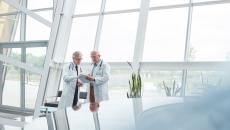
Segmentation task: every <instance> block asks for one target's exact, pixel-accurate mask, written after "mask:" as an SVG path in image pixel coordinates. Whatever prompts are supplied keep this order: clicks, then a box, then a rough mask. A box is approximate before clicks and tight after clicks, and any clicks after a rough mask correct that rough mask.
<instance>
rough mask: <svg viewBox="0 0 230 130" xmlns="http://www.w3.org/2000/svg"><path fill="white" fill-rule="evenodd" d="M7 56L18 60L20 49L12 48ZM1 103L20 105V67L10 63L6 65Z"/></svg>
mask: <svg viewBox="0 0 230 130" xmlns="http://www.w3.org/2000/svg"><path fill="white" fill-rule="evenodd" d="M9 57H12V58H14V59H16V60H20V57H21V53H20V49H12V51H11V55H10V56H9ZM3 105H8V106H14V107H20V69H19V68H17V67H15V66H12V65H7V71H6V79H5V84H4V89H3Z"/></svg>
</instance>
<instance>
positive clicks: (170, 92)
mask: <svg viewBox="0 0 230 130" xmlns="http://www.w3.org/2000/svg"><path fill="white" fill-rule="evenodd" d="M163 87H164V90H165V94H166V96H168V97H172V96H173V97H175V96H177V95H178V93H179V92H180V91H181V87H179V85H176V81H175V80H173V85H172V87H169V86H168V85H166V83H165V81H163Z"/></svg>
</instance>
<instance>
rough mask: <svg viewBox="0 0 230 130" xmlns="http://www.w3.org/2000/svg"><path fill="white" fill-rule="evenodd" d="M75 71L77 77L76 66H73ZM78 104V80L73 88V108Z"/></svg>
mask: <svg viewBox="0 0 230 130" xmlns="http://www.w3.org/2000/svg"><path fill="white" fill-rule="evenodd" d="M75 69H76V71H77V75H78V66H77V65H76V66H75ZM77 102H78V80H77V82H76V87H75V92H74V98H73V104H72V105H73V106H75V105H77Z"/></svg>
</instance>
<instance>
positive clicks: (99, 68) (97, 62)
mask: <svg viewBox="0 0 230 130" xmlns="http://www.w3.org/2000/svg"><path fill="white" fill-rule="evenodd" d="M90 55H91V59H92V62H93V65H92V71H91V74H89V75H88V76H87V79H88V80H90V81H91V83H90V88H89V90H88V93H89V94H88V98H89V101H90V110H91V111H92V112H96V111H97V110H98V108H99V103H100V102H101V101H104V100H108V99H109V96H108V81H109V79H110V66H109V64H108V63H106V62H104V61H103V60H102V59H101V55H100V53H99V52H98V51H95V50H94V51H92V52H91V53H90Z"/></svg>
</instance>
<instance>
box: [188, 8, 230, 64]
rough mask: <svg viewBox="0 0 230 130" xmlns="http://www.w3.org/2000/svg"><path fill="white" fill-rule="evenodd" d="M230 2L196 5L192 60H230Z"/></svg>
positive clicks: (192, 33) (192, 37)
mask: <svg viewBox="0 0 230 130" xmlns="http://www.w3.org/2000/svg"><path fill="white" fill-rule="evenodd" d="M229 16H230V4H222V5H211V6H202V7H194V10H193V22H192V32H191V53H192V56H191V57H190V59H191V60H192V61H225V60H230V38H229V34H230V24H229V23H230V17H229Z"/></svg>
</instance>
